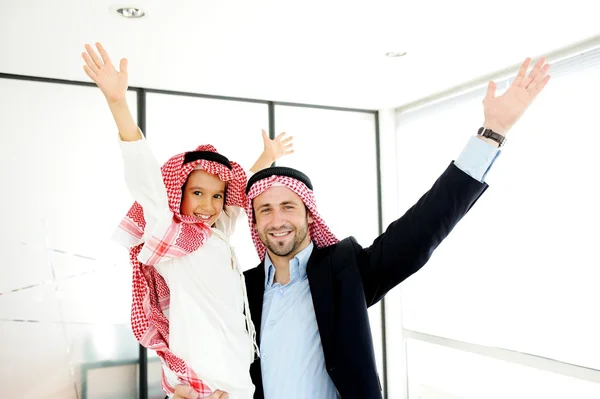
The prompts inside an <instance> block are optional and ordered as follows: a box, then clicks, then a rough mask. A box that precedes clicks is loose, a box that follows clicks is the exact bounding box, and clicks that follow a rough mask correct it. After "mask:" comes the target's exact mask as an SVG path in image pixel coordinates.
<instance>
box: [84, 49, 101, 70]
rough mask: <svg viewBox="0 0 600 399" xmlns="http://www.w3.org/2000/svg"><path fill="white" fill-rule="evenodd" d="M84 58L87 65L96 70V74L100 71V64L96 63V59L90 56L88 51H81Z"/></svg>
mask: <svg viewBox="0 0 600 399" xmlns="http://www.w3.org/2000/svg"><path fill="white" fill-rule="evenodd" d="M81 56H82V57H83V60H84V61H85V63H86V65H87V67H88V68H89V69H90V70H91V71H92V72H94V74H96V73H98V66H97V65H96V64H95V63H94V61H93V60H92V59H91V58H90V56H89V54H88V53H81Z"/></svg>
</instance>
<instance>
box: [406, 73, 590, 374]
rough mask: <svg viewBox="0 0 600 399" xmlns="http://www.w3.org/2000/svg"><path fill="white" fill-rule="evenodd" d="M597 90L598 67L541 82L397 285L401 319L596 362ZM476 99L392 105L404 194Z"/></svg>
mask: <svg viewBox="0 0 600 399" xmlns="http://www.w3.org/2000/svg"><path fill="white" fill-rule="evenodd" d="M598 90H600V69H598V68H594V69H588V70H586V71H584V72H578V73H573V74H570V75H563V76H561V77H560V78H557V79H553V80H551V81H550V84H549V85H548V87H547V91H546V92H544V93H542V94H541V96H540V97H539V98H538V99H536V102H535V103H534V104H533V105H532V107H531V109H530V110H529V112H528V113H527V114H526V115H525V116H524V117H523V119H522V120H521V121H520V122H519V123H518V124H517V125H516V126H515V128H514V130H513V131H511V132H510V135H509V143H508V144H507V146H506V147H505V149H504V150H503V153H502V155H501V156H500V158H498V160H497V161H496V164H495V165H494V166H493V168H492V170H491V171H490V174H489V176H488V179H487V180H488V182H489V183H490V189H489V190H488V191H487V192H486V193H485V194H484V195H483V197H482V198H481V199H480V200H479V201H478V203H477V204H476V205H475V206H474V207H473V209H472V210H471V211H470V212H469V214H468V215H467V216H466V217H465V218H464V220H463V221H461V222H460V224H459V225H458V226H457V228H456V229H455V230H454V231H453V232H452V234H451V235H450V237H449V238H448V239H447V240H446V241H445V242H444V243H443V244H442V245H441V246H440V248H439V249H438V250H437V251H436V252H435V253H434V255H433V257H432V258H431V261H430V262H429V264H428V265H427V266H426V267H425V268H424V269H423V270H422V271H420V272H419V273H417V274H416V275H415V276H414V277H412V278H411V279H409V280H408V281H407V282H406V283H405V284H404V285H403V304H404V308H403V315H404V326H405V327H406V328H408V329H411V330H416V331H422V332H426V333H430V334H433V335H439V336H445V337H450V338H455V339H458V340H462V341H467V342H475V343H480V344H484V345H491V346H498V347H505V348H509V349H514V350H518V351H521V352H526V353H532V354H536V355H540V356H545V357H549V358H554V359H559V360H563V361H565V362H568V363H574V364H578V365H583V366H587V367H592V368H595V369H600V344H599V342H598V339H597V337H598V336H599V335H600V324H598V323H597V322H596V319H597V318H596V317H595V315H596V314H597V309H596V304H597V303H599V302H600V291H599V290H598V289H597V284H596V282H597V281H598V280H599V279H600V269H599V268H598V266H599V265H600V263H598V256H597V254H596V252H597V250H596V249H595V248H596V247H597V245H596V243H597V242H598V241H599V240H600V235H599V233H598V229H597V228H596V226H598V224H599V223H600V210H599V208H598V206H597V204H598V203H600V194H599V192H598V190H596V185H595V184H594V183H593V182H596V181H597V171H598V165H597V161H596V158H597V156H596V155H597V154H596V152H597V148H598V147H599V146H600V135H599V134H596V132H595V131H596V130H597V128H595V126H596V114H597V101H596V96H597V93H598ZM482 98H483V93H482V92H480V93H476V95H470V96H467V97H464V98H460V97H459V98H457V99H454V100H453V101H451V102H447V103H445V104H438V105H435V106H433V107H431V109H423V110H420V111H415V112H413V113H411V114H407V115H404V116H403V115H398V121H399V126H398V140H399V145H398V152H399V173H400V180H399V184H400V187H401V189H402V190H405V193H404V192H402V193H401V197H402V198H401V202H404V203H405V204H406V205H408V204H409V203H412V202H413V201H414V200H416V198H417V196H418V195H420V194H422V193H423V192H424V191H425V190H426V189H427V188H428V187H429V185H430V184H431V183H433V181H434V179H435V178H436V176H437V175H438V174H439V173H441V171H442V170H443V169H444V168H445V167H446V165H447V163H449V161H450V160H451V159H455V157H456V156H458V154H459V152H460V150H461V149H462V147H463V146H464V145H465V144H466V141H467V140H468V138H469V137H470V136H471V135H472V134H474V133H475V132H476V130H477V128H478V126H479V125H478V124H479V123H480V121H481V118H482V111H481V110H482V108H481V99H482ZM567 103H568V106H567V105H566V104H567ZM432 143H435V145H432ZM409 367H410V365H409Z"/></svg>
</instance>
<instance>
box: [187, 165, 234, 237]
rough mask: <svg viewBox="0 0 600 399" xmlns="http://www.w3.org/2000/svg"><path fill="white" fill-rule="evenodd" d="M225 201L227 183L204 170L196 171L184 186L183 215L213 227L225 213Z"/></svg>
mask: <svg viewBox="0 0 600 399" xmlns="http://www.w3.org/2000/svg"><path fill="white" fill-rule="evenodd" d="M224 200H225V182H224V181H223V180H221V179H219V177H218V176H215V175H212V174H210V173H208V172H206V171H204V170H194V171H193V172H192V173H190V175H189V176H188V179H187V182H186V183H185V185H184V186H183V200H182V201H181V214H183V215H187V216H193V217H197V218H198V219H200V220H202V221H203V222H204V223H206V224H207V225H209V226H212V225H213V224H214V223H215V222H216V220H217V219H218V218H219V216H220V215H221V212H222V211H223V205H224Z"/></svg>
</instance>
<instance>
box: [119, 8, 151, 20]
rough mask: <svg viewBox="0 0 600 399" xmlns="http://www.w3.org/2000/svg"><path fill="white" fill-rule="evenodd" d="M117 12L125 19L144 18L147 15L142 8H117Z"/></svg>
mask: <svg viewBox="0 0 600 399" xmlns="http://www.w3.org/2000/svg"><path fill="white" fill-rule="evenodd" d="M117 12H118V13H119V14H121V15H122V16H124V17H125V18H142V17H143V16H144V15H146V13H145V12H144V10H142V9H141V8H136V7H122V8H117Z"/></svg>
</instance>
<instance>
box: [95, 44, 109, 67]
mask: <svg viewBox="0 0 600 399" xmlns="http://www.w3.org/2000/svg"><path fill="white" fill-rule="evenodd" d="M96 48H98V52H99V53H100V56H101V57H102V61H103V62H104V64H106V65H112V61H111V60H110V57H109V56H108V53H107V52H106V50H105V49H104V46H102V44H101V43H96Z"/></svg>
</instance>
